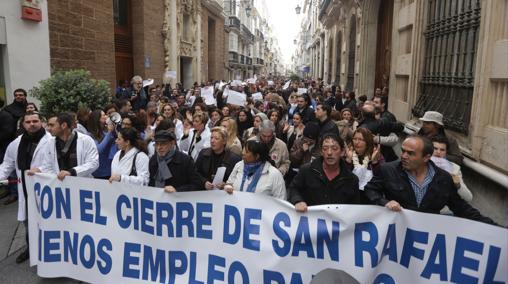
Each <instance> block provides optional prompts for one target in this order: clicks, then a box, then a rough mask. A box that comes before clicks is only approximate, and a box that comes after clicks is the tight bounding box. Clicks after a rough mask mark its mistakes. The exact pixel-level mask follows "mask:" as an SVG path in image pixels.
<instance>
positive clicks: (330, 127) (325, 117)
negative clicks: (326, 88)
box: [316, 103, 340, 139]
mask: <svg viewBox="0 0 508 284" xmlns="http://www.w3.org/2000/svg"><path fill="white" fill-rule="evenodd" d="M331 113H332V108H331V107H330V106H329V105H327V104H323V103H319V104H318V105H317V106H316V118H317V121H318V123H319V138H320V139H321V138H322V137H323V136H324V135H325V134H327V133H332V134H335V135H337V136H339V135H340V133H339V128H338V127H337V124H335V122H333V121H332V120H331V119H330V114H331Z"/></svg>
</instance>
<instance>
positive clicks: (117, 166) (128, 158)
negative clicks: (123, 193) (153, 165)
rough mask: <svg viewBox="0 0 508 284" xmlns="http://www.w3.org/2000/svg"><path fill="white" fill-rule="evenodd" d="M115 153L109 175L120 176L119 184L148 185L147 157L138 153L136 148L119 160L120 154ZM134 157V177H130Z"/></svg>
mask: <svg viewBox="0 0 508 284" xmlns="http://www.w3.org/2000/svg"><path fill="white" fill-rule="evenodd" d="M121 152H122V151H118V152H116V154H115V156H114V157H113V161H112V162H111V175H120V176H121V178H120V182H123V183H130V184H137V185H148V181H149V179H150V172H149V171H148V161H149V159H148V156H147V155H146V154H145V153H143V152H141V151H139V149H138V148H135V147H134V148H132V149H130V150H129V151H127V153H125V155H124V156H123V157H122V159H120V153H121ZM136 153H138V155H137V157H136V174H137V175H136V176H131V175H130V173H131V170H132V163H133V162H134V156H135V155H136Z"/></svg>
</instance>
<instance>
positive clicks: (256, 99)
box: [252, 92, 263, 101]
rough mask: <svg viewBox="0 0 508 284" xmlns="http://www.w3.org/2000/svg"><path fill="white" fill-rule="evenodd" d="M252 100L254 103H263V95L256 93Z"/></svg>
mask: <svg viewBox="0 0 508 284" xmlns="http://www.w3.org/2000/svg"><path fill="white" fill-rule="evenodd" d="M252 99H253V100H254V101H262V100H263V94H261V92H257V93H254V94H252Z"/></svg>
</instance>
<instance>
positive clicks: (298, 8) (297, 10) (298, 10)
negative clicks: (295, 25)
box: [295, 4, 302, 15]
mask: <svg viewBox="0 0 508 284" xmlns="http://www.w3.org/2000/svg"><path fill="white" fill-rule="evenodd" d="M295 11H296V14H297V15H300V12H301V11H302V8H301V7H300V5H298V4H297V5H296V8H295Z"/></svg>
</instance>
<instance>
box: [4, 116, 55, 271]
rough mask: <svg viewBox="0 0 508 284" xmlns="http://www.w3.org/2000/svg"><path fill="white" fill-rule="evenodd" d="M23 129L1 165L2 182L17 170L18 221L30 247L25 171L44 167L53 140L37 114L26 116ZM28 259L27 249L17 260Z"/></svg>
mask: <svg viewBox="0 0 508 284" xmlns="http://www.w3.org/2000/svg"><path fill="white" fill-rule="evenodd" d="M23 128H24V129H25V132H24V133H23V134H22V135H20V136H19V137H18V138H16V139H15V140H14V141H13V142H11V143H10V144H9V146H8V147H7V151H6V153H5V157H4V160H3V163H2V164H1V165H0V180H2V179H6V178H7V177H8V176H9V175H10V174H11V173H12V172H13V171H14V170H16V173H17V175H18V177H20V178H21V183H20V184H19V185H18V196H19V203H18V220H19V221H24V223H25V229H26V242H27V245H28V222H27V214H26V212H27V211H26V210H27V209H26V207H27V202H26V197H27V189H26V186H25V171H26V170H30V169H36V168H42V167H43V163H44V159H43V157H44V155H45V151H44V149H45V148H46V145H47V144H48V141H49V140H50V139H51V135H49V134H48V133H46V131H45V130H44V128H43V127H42V122H41V116H40V115H39V114H38V113H35V112H30V113H27V114H25V116H24V121H23ZM28 174H31V172H28ZM28 257H29V250H28V247H27V248H26V250H24V251H23V252H22V253H21V254H20V255H19V256H18V257H17V258H16V263H21V262H24V261H25V260H27V259H28Z"/></svg>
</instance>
